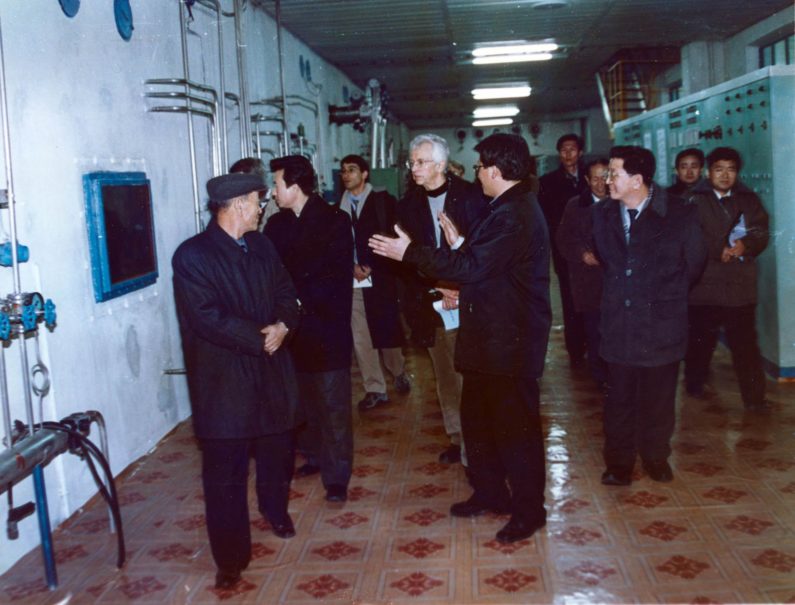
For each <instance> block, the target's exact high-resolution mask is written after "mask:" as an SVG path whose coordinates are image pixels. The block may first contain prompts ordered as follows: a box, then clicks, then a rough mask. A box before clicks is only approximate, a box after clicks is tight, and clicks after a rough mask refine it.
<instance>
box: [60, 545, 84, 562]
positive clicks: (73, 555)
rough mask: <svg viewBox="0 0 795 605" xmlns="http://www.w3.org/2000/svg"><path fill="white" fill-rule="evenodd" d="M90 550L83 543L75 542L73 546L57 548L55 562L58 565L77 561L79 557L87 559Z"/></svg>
mask: <svg viewBox="0 0 795 605" xmlns="http://www.w3.org/2000/svg"><path fill="white" fill-rule="evenodd" d="M88 554H89V553H88V552H87V551H86V549H85V548H84V547H83V545H82V544H75V545H73V546H67V547H65V548H56V550H55V563H56V565H63V564H65V563H69V562H70V561H77V560H79V559H85V558H86V557H87V556H88Z"/></svg>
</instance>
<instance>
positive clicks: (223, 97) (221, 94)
mask: <svg viewBox="0 0 795 605" xmlns="http://www.w3.org/2000/svg"><path fill="white" fill-rule="evenodd" d="M215 7H216V10H217V11H218V78H219V79H220V80H221V82H220V88H221V90H220V91H219V94H218V96H219V97H220V99H221V128H220V130H221V136H220V137H219V141H223V148H222V161H223V164H222V166H221V172H222V173H225V172H226V171H227V170H228V169H229V143H228V142H227V140H226V137H227V132H228V131H227V129H226V77H225V72H224V34H223V29H224V28H223V25H222V23H221V19H222V14H221V3H220V2H216V3H215Z"/></svg>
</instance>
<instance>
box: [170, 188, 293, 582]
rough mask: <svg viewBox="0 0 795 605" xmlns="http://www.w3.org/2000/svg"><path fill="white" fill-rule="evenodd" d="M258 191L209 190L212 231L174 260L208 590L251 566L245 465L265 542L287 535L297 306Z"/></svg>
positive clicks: (181, 249) (290, 529)
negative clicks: (291, 341)
mask: <svg viewBox="0 0 795 605" xmlns="http://www.w3.org/2000/svg"><path fill="white" fill-rule="evenodd" d="M264 189H265V184H264V181H263V180H262V177H260V176H257V175H252V174H230V175H226V176H220V177H216V178H213V179H210V181H209V182H208V183H207V193H208V194H209V196H210V202H209V204H208V207H209V209H210V211H211V213H212V214H213V220H212V221H211V222H210V224H209V225H208V227H207V230H206V231H204V232H203V233H200V234H199V235H196V236H194V237H192V238H190V239H189V240H187V241H185V242H183V243H182V244H181V245H180V246H179V248H177V251H176V252H175V253H174V257H173V259H172V264H173V267H174V297H175V299H176V305H177V317H178V319H179V327H180V333H181V335H182V349H183V353H184V356H185V367H186V368H187V373H188V388H189V390H190V398H191V406H192V409H193V426H194V431H195V433H196V437H197V438H198V439H199V443H200V447H201V451H202V483H203V485H204V499H205V507H206V513H207V533H208V535H209V538H210V548H211V550H212V554H213V558H214V560H215V563H216V565H217V566H218V574H217V576H216V587H218V588H229V587H231V586H233V585H234V584H235V583H236V582H237V581H238V580H239V579H240V572H241V571H242V570H243V569H245V568H246V566H247V565H248V563H249V561H250V560H251V533H250V529H249V516H248V504H247V493H248V467H249V458H250V456H251V455H252V454H253V456H254V460H255V462H256V468H257V499H258V502H259V510H260V512H261V513H262V514H263V516H265V517H266V518H267V519H268V520H269V521H270V524H271V526H272V528H273V530H274V533H276V534H277V535H279V536H280V537H290V536H292V535H294V531H293V524H292V521H291V520H290V516H289V515H288V513H287V500H288V493H289V487H290V480H291V478H292V470H293V464H294V455H293V429H294V427H295V426H296V408H297V399H298V392H297V385H296V381H295V373H294V370H293V362H292V359H291V358H290V354H289V353H288V352H287V350H286V349H285V348H284V347H283V346H282V343H283V341H284V338H285V336H286V335H287V333H288V332H292V331H294V330H296V328H297V326H298V305H297V303H296V293H295V288H294V287H293V284H292V281H291V280H290V276H289V275H288V273H287V270H286V269H285V268H284V266H283V265H282V263H281V261H280V260H279V257H278V255H277V253H276V250H275V249H274V247H273V245H272V244H271V242H270V241H269V240H268V239H267V238H266V237H264V236H263V235H262V234H261V233H259V232H258V231H257V223H258V221H259V216H260V213H261V209H260V205H259V203H260V200H259V197H260V191H261V190H264Z"/></svg>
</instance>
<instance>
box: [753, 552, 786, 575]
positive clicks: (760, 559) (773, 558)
mask: <svg viewBox="0 0 795 605" xmlns="http://www.w3.org/2000/svg"><path fill="white" fill-rule="evenodd" d="M751 563H753V564H754V565H756V566H757V567H761V568H765V569H770V570H773V571H778V572H781V573H786V574H791V573H792V572H793V571H795V556H792V555H791V554H788V553H786V552H782V551H780V550H777V549H775V548H766V549H764V550H763V551H761V552H760V553H758V554H757V555H756V556H754V557H753V558H752V559H751Z"/></svg>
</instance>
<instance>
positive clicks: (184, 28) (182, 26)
mask: <svg viewBox="0 0 795 605" xmlns="http://www.w3.org/2000/svg"><path fill="white" fill-rule="evenodd" d="M185 10H186V7H185V0H180V3H179V33H180V38H181V42H182V73H183V77H184V78H185V94H186V95H190V85H189V84H188V82H190V69H189V66H188V25H187V23H185ZM185 102H186V103H187V106H188V111H187V112H186V113H187V116H188V148H189V149H190V171H191V178H192V179H193V220H194V224H195V226H196V233H200V232H201V230H202V218H201V212H202V211H201V202H200V201H199V174H198V172H197V170H196V143H195V142H194V140H193V112H191V111H190V109H191V103H190V99H186V100H185Z"/></svg>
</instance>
